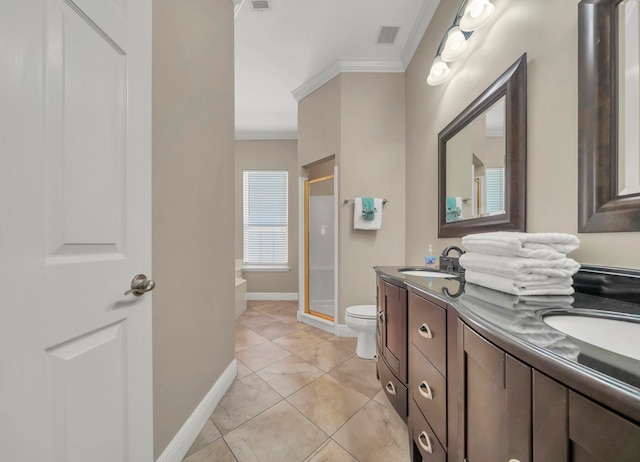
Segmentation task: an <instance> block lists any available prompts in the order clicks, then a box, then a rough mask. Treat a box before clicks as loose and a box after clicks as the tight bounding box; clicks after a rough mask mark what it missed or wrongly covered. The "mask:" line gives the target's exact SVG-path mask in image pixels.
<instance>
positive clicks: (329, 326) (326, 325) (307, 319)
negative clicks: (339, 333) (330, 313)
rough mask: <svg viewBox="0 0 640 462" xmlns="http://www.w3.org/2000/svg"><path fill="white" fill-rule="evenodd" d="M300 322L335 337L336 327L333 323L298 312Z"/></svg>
mask: <svg viewBox="0 0 640 462" xmlns="http://www.w3.org/2000/svg"><path fill="white" fill-rule="evenodd" d="M298 321H300V322H303V323H305V324H308V325H310V326H313V327H315V328H317V329H321V330H323V331H325V332H329V333H330V334H334V335H335V327H334V324H333V323H332V322H331V321H327V320H326V319H322V318H319V317H317V316H313V315H311V314H308V313H300V311H298Z"/></svg>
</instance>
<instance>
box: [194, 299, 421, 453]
mask: <svg viewBox="0 0 640 462" xmlns="http://www.w3.org/2000/svg"><path fill="white" fill-rule="evenodd" d="M297 305H298V302H283V301H278V302H272V301H251V302H248V307H247V311H246V312H245V313H244V314H243V315H242V316H241V317H240V318H238V321H237V322H236V326H235V329H236V334H235V338H236V358H237V360H238V377H237V378H236V380H235V381H234V383H233V385H232V386H231V388H230V389H229V391H227V393H226V394H225V396H224V397H223V398H222V400H221V401H220V404H219V405H218V407H217V408H216V410H215V412H214V413H213V414H212V415H211V418H210V419H209V420H208V421H207V423H206V425H205V426H204V428H203V429H202V431H201V432H200V435H199V436H198V438H197V439H196V441H195V442H194V443H193V446H192V447H191V449H190V450H189V453H188V454H187V456H186V457H185V459H184V460H183V462H214V461H215V462H227V461H231V462H233V461H240V462H244V461H265V462H267V461H273V462H303V461H304V462H312V461H313V462H321V461H326V462H354V461H355V462H358V461H360V462H376V461H381V462H382V461H384V462H404V461H408V460H409V438H408V435H407V426H406V424H405V423H404V422H403V421H402V419H401V418H400V417H399V416H398V415H397V414H396V412H395V411H394V410H393V408H392V407H391V404H390V403H389V401H388V400H387V398H386V396H385V394H384V391H382V388H381V387H380V383H379V382H378V380H377V379H376V371H375V361H367V360H363V359H360V358H359V357H358V356H356V355H355V346H356V339H355V338H340V337H335V336H333V335H331V334H328V333H327V332H324V331H322V330H319V329H316V328H314V327H311V326H308V325H306V324H302V323H299V322H297V321H296V309H297Z"/></svg>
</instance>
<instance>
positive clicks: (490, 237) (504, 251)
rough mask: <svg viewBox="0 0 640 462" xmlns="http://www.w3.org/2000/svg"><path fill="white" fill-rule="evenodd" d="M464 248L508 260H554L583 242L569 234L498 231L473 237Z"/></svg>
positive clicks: (473, 235) (468, 239) (463, 242)
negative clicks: (514, 258) (511, 258)
mask: <svg viewBox="0 0 640 462" xmlns="http://www.w3.org/2000/svg"><path fill="white" fill-rule="evenodd" d="M462 245H463V246H464V247H465V248H466V249H467V250H470V251H472V252H480V253H484V254H488V255H500V256H505V257H526V258H539V259H544V260H554V259H558V258H563V257H565V256H566V254H567V253H569V252H571V251H573V250H575V249H577V248H578V247H579V246H580V240H579V239H578V238H577V237H576V236H574V235H573V234H565V233H514V232H502V231H499V232H495V233H480V234H470V235H467V236H464V237H463V238H462Z"/></svg>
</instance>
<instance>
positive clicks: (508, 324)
mask: <svg viewBox="0 0 640 462" xmlns="http://www.w3.org/2000/svg"><path fill="white" fill-rule="evenodd" d="M458 303H462V304H463V305H464V306H465V308H466V309H467V310H468V311H472V312H475V313H477V314H478V315H479V316H480V317H482V318H484V319H485V320H487V321H489V322H491V323H492V324H494V325H497V326H499V327H502V328H503V329H505V330H507V331H510V332H514V333H515V334H517V335H518V336H519V337H520V338H522V339H524V340H527V341H529V342H530V343H533V344H534V345H538V346H541V347H544V348H546V349H547V350H551V351H553V352H555V353H556V354H559V355H560V356H563V357H565V358H567V359H571V360H574V361H575V360H577V358H578V354H579V353H580V349H579V348H578V347H577V345H576V344H575V343H574V342H573V341H572V340H571V339H569V338H567V336H566V335H565V334H563V333H562V332H560V331H558V330H556V329H554V328H552V327H550V326H548V325H547V324H546V323H545V322H544V321H542V319H540V318H539V317H538V316H537V315H536V311H538V310H540V309H544V308H570V307H571V304H572V303H573V297H571V296H570V295H535V296H529V295H522V296H515V295H509V294H504V293H500V292H496V291H494V290H489V289H486V288H484V287H481V286H477V285H474V284H469V283H467V284H465V286H464V293H463V294H462V295H460V298H459V300H458Z"/></svg>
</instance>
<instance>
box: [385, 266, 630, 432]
mask: <svg viewBox="0 0 640 462" xmlns="http://www.w3.org/2000/svg"><path fill="white" fill-rule="evenodd" d="M401 268H404V267H396V266H377V267H375V271H376V272H377V273H378V275H379V276H381V277H382V278H383V279H386V280H388V281H389V282H395V283H396V284H403V285H405V286H407V287H408V288H409V289H415V290H418V291H421V292H423V293H424V294H426V295H428V296H429V297H431V298H436V299H438V300H440V301H442V302H445V303H446V304H448V305H450V306H452V307H453V308H454V309H455V310H456V311H457V312H458V316H459V317H460V318H461V319H462V320H463V321H464V322H465V323H467V324H468V325H470V327H472V328H474V329H475V330H477V331H478V332H479V333H480V334H482V335H483V336H484V337H485V338H487V339H488V340H490V341H492V342H493V343H495V344H496V345H497V346H498V347H500V348H502V349H503V350H504V351H506V352H507V353H510V354H512V355H513V356H515V357H517V358H519V359H521V360H522V361H524V362H526V363H527V364H529V365H530V366H532V367H534V368H535V369H537V370H539V371H541V372H543V373H546V374H547V375H549V376H551V377H552V378H555V379H556V380H558V381H560V382H562V383H564V384H565V385H567V386H569V387H570V388H572V389H574V390H576V391H578V392H582V393H583V394H585V395H587V396H590V397H592V398H593V399H596V400H598V401H600V402H602V403H603V404H605V405H608V406H609V407H611V408H612V409H614V410H616V411H618V412H620V413H622V414H624V415H626V416H628V417H630V418H632V419H634V420H636V421H638V422H640V361H639V360H636V359H633V358H630V357H627V356H623V355H620V354H617V353H613V352H611V351H608V350H605V349H603V348H599V347H596V346H594V345H591V344H589V343H585V342H582V341H580V340H578V339H575V338H572V337H569V336H568V335H566V334H564V333H562V332H560V331H558V330H556V329H554V328H552V327H551V326H549V325H547V324H546V323H545V322H544V321H543V320H542V314H543V313H545V312H546V311H549V310H563V311H565V310H566V311H567V312H572V311H573V312H574V313H575V312H577V311H579V310H589V311H590V312H593V311H597V312H600V313H602V312H604V311H606V312H614V313H623V314H632V315H638V316H640V304H638V303H632V302H630V301H621V300H615V299H611V298H606V297H601V296H594V295H589V294H585V293H578V292H576V293H575V294H573V295H572V296H571V297H566V296H556V297H551V296H549V297H547V296H530V297H517V296H514V295H509V294H505V293H502V292H498V291H495V290H491V289H487V288H485V287H480V286H477V285H473V284H468V283H467V284H465V283H464V281H463V280H461V278H460V277H456V278H451V279H444V278H428V277H424V276H410V275H406V274H403V273H401V272H399V269H401ZM639 283H640V280H639ZM574 286H575V284H574ZM603 335H607V333H606V332H603Z"/></svg>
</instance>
